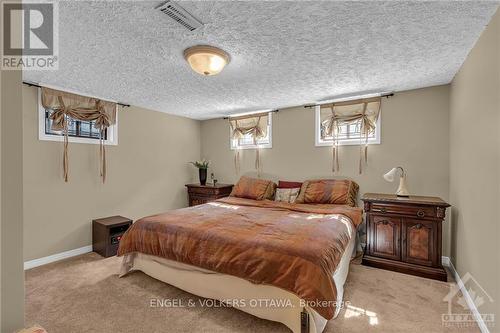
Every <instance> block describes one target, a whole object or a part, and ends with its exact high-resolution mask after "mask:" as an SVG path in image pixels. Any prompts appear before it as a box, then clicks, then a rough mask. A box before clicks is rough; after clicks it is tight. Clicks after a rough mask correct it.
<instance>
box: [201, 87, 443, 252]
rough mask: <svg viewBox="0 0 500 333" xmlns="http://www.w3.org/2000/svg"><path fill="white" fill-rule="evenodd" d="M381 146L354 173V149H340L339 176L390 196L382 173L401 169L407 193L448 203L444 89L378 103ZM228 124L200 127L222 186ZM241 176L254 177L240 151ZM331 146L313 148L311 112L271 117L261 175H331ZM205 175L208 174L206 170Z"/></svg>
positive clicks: (229, 174) (227, 175) (228, 158)
mask: <svg viewBox="0 0 500 333" xmlns="http://www.w3.org/2000/svg"><path fill="white" fill-rule="evenodd" d="M382 103H383V104H382V119H381V120H382V124H381V129H382V132H381V133H382V143H381V144H380V145H370V146H369V161H368V168H367V169H366V171H365V172H364V173H363V174H362V175H358V161H359V147H358V146H342V147H341V151H340V154H341V157H340V163H341V172H340V174H339V175H340V176H343V177H348V178H352V179H354V180H355V181H357V182H358V183H359V185H360V191H361V193H364V192H386V193H394V192H395V191H396V188H397V184H396V183H388V182H386V181H385V180H384V179H383V178H382V174H384V173H385V172H386V171H388V170H389V169H391V168H392V167H394V166H398V165H401V166H403V167H404V168H405V169H407V171H408V186H409V189H410V191H411V193H412V194H420V195H433V196H440V197H442V198H443V199H445V200H447V199H448V191H449V179H448V165H449V161H448V159H449V153H448V149H449V133H448V120H449V118H448V111H449V87H448V86H437V87H431V88H425V89H418V90H412V91H405V92H400V93H397V94H396V95H395V96H394V97H391V98H389V99H385V98H384V99H383V102H382ZM228 126H229V125H228V122H227V120H223V119H217V120H207V121H203V122H202V124H201V141H202V157H206V158H208V159H210V160H211V161H212V166H213V169H212V170H213V172H215V174H216V177H217V178H218V179H219V181H222V182H235V181H236V180H237V178H238V176H237V175H236V174H235V171H234V164H233V156H234V155H233V151H231V150H230V149H229V128H228ZM242 153H243V156H242V159H241V173H242V174H244V173H247V172H250V173H253V166H254V160H255V151H253V150H243V151H242ZM331 156H332V152H331V148H330V147H315V146H314V110H313V109H305V108H303V107H295V108H290V109H285V110H281V111H279V112H278V113H275V114H273V148H272V149H263V150H262V162H263V165H264V167H263V168H264V174H263V177H269V178H272V179H274V180H278V179H283V180H304V179H308V178H318V177H332V172H331V159H332V157H331ZM209 172H210V171H209ZM444 230H445V231H444V246H443V248H444V254H445V255H447V254H448V244H449V241H448V236H449V233H448V232H447V230H448V224H445V226H444Z"/></svg>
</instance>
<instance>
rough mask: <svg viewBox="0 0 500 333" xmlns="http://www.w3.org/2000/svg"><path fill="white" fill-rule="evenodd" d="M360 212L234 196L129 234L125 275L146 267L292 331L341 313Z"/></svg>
mask: <svg viewBox="0 0 500 333" xmlns="http://www.w3.org/2000/svg"><path fill="white" fill-rule="evenodd" d="M361 214H362V213H361V209H359V208H356V207H350V206H346V205H336V204H306V203H300V204H289V203H282V202H275V201H271V200H265V199H264V200H253V199H247V198H238V197H228V198H223V199H219V200H217V201H215V202H210V203H207V204H204V205H199V206H195V207H190V208H183V209H178V210H174V211H170V212H168V213H164V214H158V215H154V216H149V217H145V218H143V219H140V220H138V221H137V222H135V223H134V224H133V225H132V227H131V228H130V229H129V230H128V231H127V233H126V234H125V235H124V236H123V238H122V240H121V242H120V248H119V252H118V255H119V256H123V257H124V258H123V262H122V267H121V272H120V276H125V275H126V274H127V273H129V272H131V271H134V270H140V271H142V272H144V273H146V274H147V275H150V276H152V277H153V278H156V279H158V280H161V281H163V282H166V283H168V284H171V285H173V286H176V287H178V288H180V289H183V290H185V291H187V292H190V293H192V294H195V295H198V296H201V297H205V298H211V299H215V300H219V301H222V302H225V303H227V304H229V305H230V306H233V307H235V308H237V309H239V310H242V311H245V312H247V313H250V314H252V315H255V316H257V317H260V318H263V319H268V320H273V321H277V322H281V323H283V324H285V325H286V326H287V327H288V328H290V329H291V330H292V332H294V333H299V332H305V333H318V332H322V331H323V329H324V328H325V326H326V323H327V321H328V320H330V319H333V318H334V317H336V316H337V315H338V313H339V311H340V309H341V305H342V299H343V286H344V282H345V280H346V278H347V274H348V269H349V262H350V259H351V255H352V253H353V250H354V244H355V234H356V232H355V231H356V227H357V226H358V225H359V223H360V222H361Z"/></svg>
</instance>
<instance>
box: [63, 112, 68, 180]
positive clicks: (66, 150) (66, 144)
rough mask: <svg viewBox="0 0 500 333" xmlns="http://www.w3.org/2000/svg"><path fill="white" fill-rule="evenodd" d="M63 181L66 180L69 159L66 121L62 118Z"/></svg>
mask: <svg viewBox="0 0 500 333" xmlns="http://www.w3.org/2000/svg"><path fill="white" fill-rule="evenodd" d="M63 173H64V182H66V183H67V182H68V175H69V160H68V122H67V120H66V119H64V152H63Z"/></svg>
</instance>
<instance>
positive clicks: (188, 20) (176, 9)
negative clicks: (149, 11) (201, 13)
mask: <svg viewBox="0 0 500 333" xmlns="http://www.w3.org/2000/svg"><path fill="white" fill-rule="evenodd" d="M156 9H159V10H160V11H161V12H162V13H164V14H166V15H168V16H169V17H170V18H171V19H173V20H174V21H175V22H177V23H179V24H180V25H182V26H183V27H184V28H186V29H188V30H189V31H194V30H196V29H198V28H199V27H201V26H202V25H203V23H201V22H200V21H198V20H197V19H196V18H195V17H194V16H193V15H191V14H189V13H188V12H187V11H186V10H185V9H184V8H182V7H181V6H180V5H178V4H177V3H175V2H173V1H167V2H165V3H164V4H163V5H160V6H158V7H156Z"/></svg>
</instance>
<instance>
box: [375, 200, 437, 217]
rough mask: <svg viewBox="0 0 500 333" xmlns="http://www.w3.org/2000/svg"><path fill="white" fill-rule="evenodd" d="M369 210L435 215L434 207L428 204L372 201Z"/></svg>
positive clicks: (415, 215)
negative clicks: (414, 204) (413, 204)
mask: <svg viewBox="0 0 500 333" xmlns="http://www.w3.org/2000/svg"><path fill="white" fill-rule="evenodd" d="M370 210H371V211H372V212H374V213H382V214H386V213H387V214H401V215H408V216H412V217H416V218H424V217H436V209H435V208H434V207H428V206H412V205H395V204H383V203H372V204H371V209H370Z"/></svg>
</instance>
